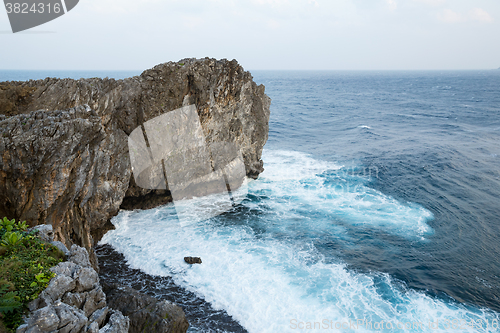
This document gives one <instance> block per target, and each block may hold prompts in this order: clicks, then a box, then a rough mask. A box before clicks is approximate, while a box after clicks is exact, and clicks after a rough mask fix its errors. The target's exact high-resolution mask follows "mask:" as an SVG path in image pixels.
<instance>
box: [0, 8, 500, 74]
mask: <svg viewBox="0 0 500 333" xmlns="http://www.w3.org/2000/svg"><path fill="white" fill-rule="evenodd" d="M0 45H1V46H0V47H1V49H0V69H23V70H35V69H37V70H143V69H146V68H150V67H153V66H154V65H156V64H159V63H163V62H167V61H177V60H180V59H183V58H191V57H196V58H203V57H213V58H218V59H221V58H226V59H230V60H231V59H236V60H238V62H239V63H240V64H242V65H243V67H244V68H245V69H248V70H252V69H254V70H257V69H307V70H436V69H438V70H448V69H450V70H454V69H496V68H499V67H500V1H499V0H80V2H79V3H78V5H77V6H76V7H75V8H74V9H73V10H71V11H70V12H68V13H67V14H65V15H64V16H61V17H59V18H57V19H55V20H53V21H51V22H48V23H46V24H44V25H41V26H38V27H35V28H32V29H30V30H27V31H24V32H19V33H16V34H13V33H12V30H11V28H10V24H9V20H8V17H7V13H6V10H5V9H0Z"/></svg>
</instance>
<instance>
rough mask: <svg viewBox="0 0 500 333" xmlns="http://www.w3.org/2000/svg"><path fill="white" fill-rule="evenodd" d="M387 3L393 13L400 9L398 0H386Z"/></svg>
mask: <svg viewBox="0 0 500 333" xmlns="http://www.w3.org/2000/svg"><path fill="white" fill-rule="evenodd" d="M385 2H386V3H387V6H388V7H389V9H390V10H391V11H395V10H396V9H397V8H398V3H397V2H396V0H385Z"/></svg>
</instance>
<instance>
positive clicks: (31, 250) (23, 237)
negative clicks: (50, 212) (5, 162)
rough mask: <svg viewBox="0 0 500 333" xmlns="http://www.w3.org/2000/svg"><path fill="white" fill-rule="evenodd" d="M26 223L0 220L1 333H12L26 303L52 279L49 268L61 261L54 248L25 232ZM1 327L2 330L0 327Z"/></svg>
mask: <svg viewBox="0 0 500 333" xmlns="http://www.w3.org/2000/svg"><path fill="white" fill-rule="evenodd" d="M27 228H28V226H27V225H26V222H17V223H16V222H15V220H9V219H7V218H5V217H4V218H3V220H0V239H1V240H0V332H3V331H4V328H5V329H6V330H7V332H15V330H16V328H17V327H18V326H19V325H20V324H21V322H22V315H23V313H24V312H25V311H26V309H27V304H28V303H29V302H31V301H32V300H34V299H36V298H37V297H38V295H39V294H40V293H41V292H42V291H43V290H44V289H45V288H46V287H47V285H48V284H49V281H50V279H51V278H52V277H54V276H55V274H54V273H52V272H51V271H50V268H51V267H53V266H55V265H57V264H58V263H59V262H61V261H62V260H63V258H64V253H62V252H61V251H60V250H59V249H58V248H56V247H55V246H53V245H51V244H48V243H45V242H43V241H42V240H41V239H40V238H38V237H35V235H34V232H27V231H26V230H27ZM3 326H4V327H3Z"/></svg>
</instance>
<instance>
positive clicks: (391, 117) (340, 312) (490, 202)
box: [0, 70, 500, 333]
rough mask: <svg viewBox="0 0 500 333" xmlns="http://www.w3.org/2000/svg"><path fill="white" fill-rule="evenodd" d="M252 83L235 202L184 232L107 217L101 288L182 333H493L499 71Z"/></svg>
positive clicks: (270, 75)
mask: <svg viewBox="0 0 500 333" xmlns="http://www.w3.org/2000/svg"><path fill="white" fill-rule="evenodd" d="M136 74H139V73H137V72H102V71H101V72H95V73H85V72H57V73H54V74H50V73H47V72H42V73H41V74H40V73H34V72H19V71H16V72H15V71H10V72H6V71H0V81H3V80H9V79H29V78H42V76H43V77H45V76H59V77H65V76H68V77H75V78H78V77H80V76H81V77H88V76H100V77H104V76H109V77H116V78H121V77H126V76H129V75H136ZM252 74H253V76H254V79H255V81H256V82H257V83H259V84H264V85H265V86H266V93H267V95H269V96H270V97H271V98H272V105H271V120H270V124H269V125H270V126H269V127H270V131H269V140H268V143H267V144H266V146H265V150H264V154H263V160H264V167H265V171H264V173H262V174H261V175H260V177H259V179H258V180H255V181H249V182H248V184H247V185H246V191H247V195H246V198H245V199H244V200H243V201H242V202H241V203H240V204H239V205H238V206H237V207H235V208H234V209H233V210H231V211H228V212H226V213H224V214H222V215H219V216H216V217H213V218H211V219H209V220H205V221H203V222H199V223H196V224H193V225H189V226H184V227H182V226H180V225H179V224H178V223H175V221H176V217H175V209H174V208H173V207H172V206H171V205H167V206H164V207H158V208H155V209H152V210H146V211H133V212H126V211H123V212H120V214H119V215H118V216H116V217H115V218H114V219H113V221H112V222H113V224H114V225H115V227H116V230H113V231H111V232H109V233H108V234H106V235H105V237H104V238H103V240H102V241H101V246H100V250H99V253H100V260H101V264H102V265H103V268H104V269H103V272H104V273H103V276H102V278H108V279H111V278H112V277H114V278H119V279H121V281H122V282H123V283H126V284H129V285H132V286H134V287H135V288H138V289H141V290H143V291H145V292H149V293H151V294H155V295H157V296H158V297H162V298H165V299H172V300H176V301H177V302H179V303H180V304H181V305H182V306H183V307H184V309H185V311H186V313H187V315H188V318H189V319H190V322H191V328H190V332H250V333H264V332H273V333H274V332H315V331H318V332H321V331H333V332H500V328H499V327H498V326H499V320H500V316H499V313H500V241H499V239H500V70H491V71H428V72H426V71H408V72H405V71H381V72H377V71H367V72H364V71H356V72H349V71H253V72H252ZM23 75H24V76H23ZM37 75H38V76H37ZM40 75H41V76H40ZM113 249H114V250H113ZM114 251H117V252H114ZM186 255H196V256H200V257H201V258H202V259H203V264H201V265H195V266H189V267H188V266H187V265H185V264H184V262H183V257H184V256H186ZM117 263H118V264H119V267H121V268H120V269H119V270H117V269H116V265H118V264H117ZM113 265H115V269H114V271H113V273H112V274H111V273H108V275H106V274H107V273H106V272H107V271H108V272H110V270H113V269H112V268H110V267H112V266H113Z"/></svg>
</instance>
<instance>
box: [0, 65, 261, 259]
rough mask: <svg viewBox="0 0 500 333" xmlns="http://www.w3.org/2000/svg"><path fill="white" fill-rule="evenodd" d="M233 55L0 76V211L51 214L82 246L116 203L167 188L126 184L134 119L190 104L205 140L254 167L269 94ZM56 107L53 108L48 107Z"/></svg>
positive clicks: (18, 215)
mask: <svg viewBox="0 0 500 333" xmlns="http://www.w3.org/2000/svg"><path fill="white" fill-rule="evenodd" d="M264 89H265V88H264V86H262V85H261V86H257V85H256V84H255V83H254V82H253V80H252V76H251V75H250V73H248V72H245V71H244V70H243V68H242V67H241V66H239V65H238V63H237V62H236V61H235V60H233V61H227V60H220V61H219V60H215V59H208V58H206V59H198V60H197V59H185V60H182V61H180V62H177V63H176V62H169V63H165V64H161V65H158V66H156V67H154V68H152V69H149V70H146V71H144V72H143V73H142V74H141V75H140V76H136V77H132V78H128V79H124V80H114V79H98V78H93V79H80V80H72V79H54V78H47V79H45V80H37V81H33V80H31V81H27V82H3V83H0V216H7V217H9V218H15V219H16V220H27V221H28V223H29V224H30V225H32V226H33V225H37V224H51V225H52V226H53V228H54V234H55V240H56V241H61V242H62V243H64V244H65V245H66V246H68V247H70V246H71V245H72V244H78V245H81V246H84V247H85V248H87V249H88V250H89V251H91V261H92V262H93V264H94V267H97V266H96V265H95V257H94V255H93V252H92V246H93V245H94V242H95V241H96V240H98V239H99V238H100V237H101V236H102V235H103V233H104V232H105V231H106V230H108V229H109V228H112V226H111V225H110V223H109V220H110V218H111V217H113V216H114V215H116V214H117V212H118V210H119V209H120V207H122V208H125V209H134V208H152V207H154V206H157V205H160V204H164V203H166V202H168V201H170V200H171V197H170V195H169V191H168V190H147V189H141V188H139V187H138V186H136V185H135V182H134V177H133V176H132V172H131V166H130V160H129V154H128V145H127V139H128V135H129V134H130V133H131V132H132V131H133V130H134V129H135V128H137V127H138V126H141V125H142V124H143V123H144V122H146V121H148V120H150V119H153V118H154V117H157V116H159V115H161V114H163V113H166V112H169V111H172V110H174V109H177V108H180V107H182V106H186V105H191V104H195V105H196V107H197V112H198V115H199V118H200V122H201V125H202V128H203V132H204V135H205V137H206V140H207V142H208V143H212V142H229V143H234V144H236V145H237V146H238V147H240V149H241V152H242V156H243V160H244V164H245V169H246V174H247V176H249V177H253V178H256V177H257V176H258V174H259V173H260V172H262V171H263V162H262V160H261V154H262V149H263V146H264V144H265V142H266V140H267V135H268V121H269V106H270V99H269V97H267V96H266V95H265V93H264ZM57 110H59V111H57Z"/></svg>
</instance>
